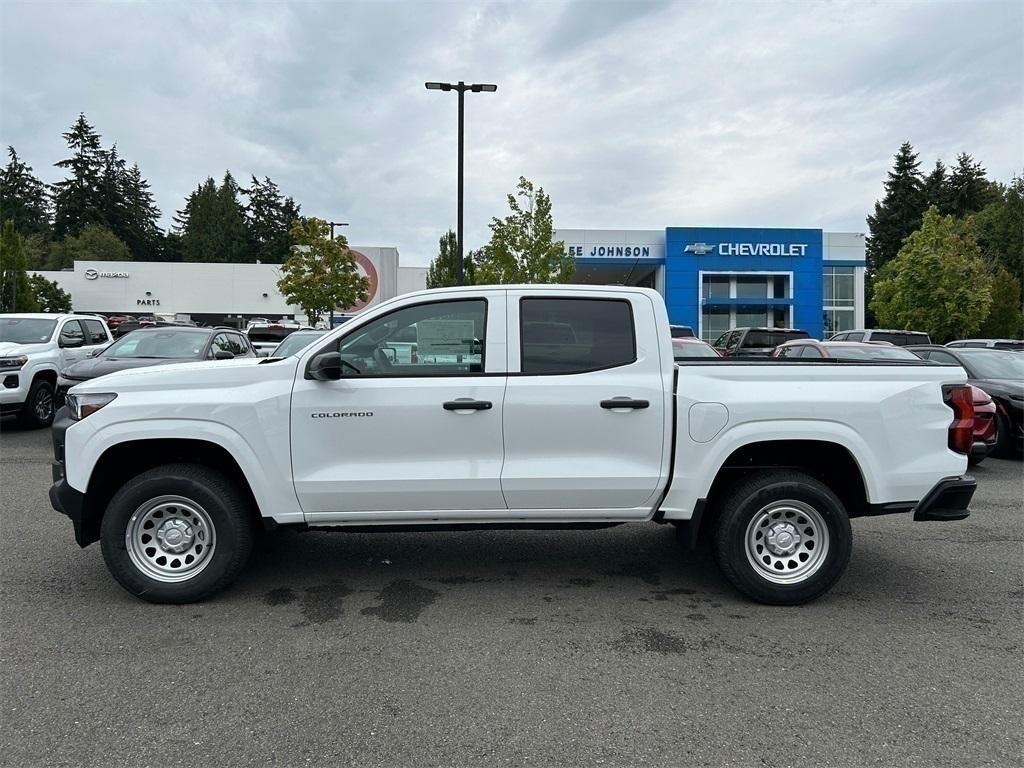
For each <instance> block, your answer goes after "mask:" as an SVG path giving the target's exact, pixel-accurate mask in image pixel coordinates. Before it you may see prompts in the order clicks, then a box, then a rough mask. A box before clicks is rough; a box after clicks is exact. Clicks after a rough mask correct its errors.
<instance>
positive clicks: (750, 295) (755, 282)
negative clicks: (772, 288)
mask: <svg viewBox="0 0 1024 768" xmlns="http://www.w3.org/2000/svg"><path fill="white" fill-rule="evenodd" d="M768 280H769V278H768V277H767V276H765V277H761V276H758V277H737V278H736V298H738V299H765V298H767V297H768Z"/></svg>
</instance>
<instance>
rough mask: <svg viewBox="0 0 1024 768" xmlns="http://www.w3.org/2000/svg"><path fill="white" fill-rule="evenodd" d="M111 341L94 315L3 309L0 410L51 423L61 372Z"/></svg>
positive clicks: (30, 423) (28, 421) (24, 421)
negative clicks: (20, 312)
mask: <svg viewBox="0 0 1024 768" xmlns="http://www.w3.org/2000/svg"><path fill="white" fill-rule="evenodd" d="M111 341H112V337H111V335H110V330H109V329H108V328H107V324H106V322H104V320H103V318H101V317H99V316H96V315H60V314H47V313H42V312H35V313H24V314H2V315H0V415H4V416H8V415H16V416H17V417H18V420H19V421H20V422H21V425H22V426H24V427H28V428H30V429H31V428H37V429H38V428H41V427H48V426H50V423H51V422H52V421H53V415H54V410H55V409H54V405H55V402H56V394H57V381H58V378H59V377H60V374H61V373H63V371H64V369H66V368H67V367H68V366H70V365H71V364H72V363H77V362H79V361H80V360H84V359H85V358H86V357H89V356H90V355H91V354H93V353H94V352H96V351H97V350H100V349H102V348H103V347H105V346H106V345H107V344H109V343H110V342H111Z"/></svg>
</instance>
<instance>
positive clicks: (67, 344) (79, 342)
mask: <svg viewBox="0 0 1024 768" xmlns="http://www.w3.org/2000/svg"><path fill="white" fill-rule="evenodd" d="M84 344H85V339H65V338H63V337H61V339H60V343H59V346H60V347H62V348H63V349H75V348H77V347H81V346H83V345H84Z"/></svg>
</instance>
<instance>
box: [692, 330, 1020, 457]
mask: <svg viewBox="0 0 1024 768" xmlns="http://www.w3.org/2000/svg"><path fill="white" fill-rule="evenodd" d="M672 346H673V351H674V354H675V359H676V360H677V361H684V360H686V361H692V360H693V359H695V358H696V359H699V358H715V359H721V358H747V359H750V358H763V359H783V360H797V359H799V360H801V361H810V360H819V361H833V362H838V363H842V362H844V361H853V362H870V361H878V362H880V363H888V364H893V363H901V362H902V363H914V364H919V363H921V361H922V360H924V361H932V362H936V363H944V364H951V365H959V366H960V367H962V368H963V369H964V371H965V372H966V373H967V380H968V383H969V384H970V385H971V393H972V397H973V400H974V411H975V421H974V449H973V450H972V452H971V455H970V460H971V463H972V464H977V463H979V462H980V461H982V459H984V458H985V457H986V456H988V455H996V456H1013V455H1020V453H1021V452H1022V448H1024V341H1021V340H1020V339H961V340H958V341H951V342H949V343H948V344H946V345H945V346H940V345H937V344H932V343H931V339H930V338H929V336H928V334H926V333H921V332H919V331H897V330H879V329H874V330H871V329H865V330H853V331H843V332H842V333H837V334H835V335H834V336H832V337H831V338H830V339H828V340H827V341H818V340H816V339H812V338H810V335H809V334H808V333H807V332H806V331H802V330H799V329H796V328H734V329H732V330H730V331H727V332H725V333H723V334H722V335H721V336H719V337H718V339H717V340H716V341H715V342H714V344H706V343H705V342H703V341H701V340H700V339H697V338H695V337H694V335H693V330H692V329H691V328H689V327H687V326H672Z"/></svg>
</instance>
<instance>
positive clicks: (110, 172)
mask: <svg viewBox="0 0 1024 768" xmlns="http://www.w3.org/2000/svg"><path fill="white" fill-rule="evenodd" d="M125 167H126V163H125V161H124V159H123V158H122V157H121V155H120V154H119V153H118V151H117V144H114V146H112V147H111V148H110V149H109V150H107V151H106V152H104V153H103V172H102V173H101V174H100V183H99V208H100V214H101V217H102V221H103V223H104V225H105V226H106V227H107V228H108V229H110V231H111V232H113V233H114V234H115V235H116V236H117V237H118V238H119V239H121V240H125V236H124V235H125V230H126V229H127V223H128V210H127V208H128V206H127V204H126V203H125V199H124V195H123V187H124V175H125V172H126V171H125ZM74 234H77V233H74Z"/></svg>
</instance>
